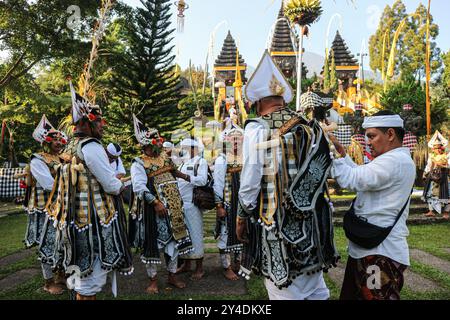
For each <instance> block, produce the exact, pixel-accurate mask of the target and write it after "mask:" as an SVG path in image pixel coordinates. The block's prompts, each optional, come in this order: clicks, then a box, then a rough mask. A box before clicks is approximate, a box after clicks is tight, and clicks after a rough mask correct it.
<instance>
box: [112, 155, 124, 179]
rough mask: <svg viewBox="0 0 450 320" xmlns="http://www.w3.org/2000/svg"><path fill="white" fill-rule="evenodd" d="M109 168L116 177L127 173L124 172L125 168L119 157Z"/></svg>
mask: <svg viewBox="0 0 450 320" xmlns="http://www.w3.org/2000/svg"><path fill="white" fill-rule="evenodd" d="M110 165H111V168H112V169H113V170H114V172H115V174H116V176H117V175H119V174H126V173H127V171H126V170H125V167H124V166H123V162H122V159H121V158H120V157H119V158H118V159H117V160H114V161H113V162H111V163H110Z"/></svg>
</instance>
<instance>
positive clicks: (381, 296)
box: [339, 255, 407, 300]
mask: <svg viewBox="0 0 450 320" xmlns="http://www.w3.org/2000/svg"><path fill="white" fill-rule="evenodd" d="M406 268H407V266H405V265H403V264H401V263H398V262H396V261H394V260H392V259H390V258H388V257H384V256H380V255H372V256H367V257H364V258H361V259H354V258H352V257H350V256H349V257H348V260H347V266H346V268H345V276H344V283H343V284H342V289H341V296H340V298H339V299H340V300H400V291H401V290H402V288H403V272H404V271H405V270H406ZM378 270H379V272H380V274H379V275H377V274H375V272H377V271H378ZM375 279H378V280H379V282H378V283H377V282H376V281H375Z"/></svg>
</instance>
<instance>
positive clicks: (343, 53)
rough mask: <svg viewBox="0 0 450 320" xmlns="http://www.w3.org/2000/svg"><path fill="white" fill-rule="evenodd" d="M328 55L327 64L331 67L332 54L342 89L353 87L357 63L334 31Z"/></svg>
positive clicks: (357, 67) (357, 68)
mask: <svg viewBox="0 0 450 320" xmlns="http://www.w3.org/2000/svg"><path fill="white" fill-rule="evenodd" d="M331 49H332V50H331V51H330V55H329V60H328V61H329V64H330V65H331V59H332V54H333V55H334V59H335V63H336V73H337V77H338V79H339V80H341V81H342V84H343V89H344V90H347V88H348V87H352V86H353V80H355V79H356V73H357V72H358V70H359V65H358V61H357V60H356V59H355V57H354V55H353V54H352V53H351V52H350V50H349V49H348V47H347V45H346V44H345V41H344V39H342V37H341V35H340V34H339V31H336V37H335V38H334V40H333V45H332V46H331Z"/></svg>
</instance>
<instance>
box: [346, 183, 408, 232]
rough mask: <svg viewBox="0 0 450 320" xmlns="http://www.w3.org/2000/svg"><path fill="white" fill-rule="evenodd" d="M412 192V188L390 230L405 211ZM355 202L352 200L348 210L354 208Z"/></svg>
mask: <svg viewBox="0 0 450 320" xmlns="http://www.w3.org/2000/svg"><path fill="white" fill-rule="evenodd" d="M413 191H414V187H413V188H412V189H411V192H410V194H409V196H408V199H407V200H406V202H405V204H404V205H403V208H402V209H401V210H400V212H399V213H398V214H397V217H396V218H395V221H394V224H393V225H392V226H391V228H394V226H395V225H396V224H397V222H398V220H399V219H400V217H401V216H402V214H403V211H405V208H406V206H407V205H408V203H409V199H410V198H411V194H412V193H413ZM355 201H356V197H355V198H354V199H353V201H352V204H351V206H350V209H352V208H353V206H354V204H355Z"/></svg>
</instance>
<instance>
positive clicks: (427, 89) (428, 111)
mask: <svg viewBox="0 0 450 320" xmlns="http://www.w3.org/2000/svg"><path fill="white" fill-rule="evenodd" d="M430 7H431V0H428V10H427V39H426V41H427V45H426V54H425V59H426V61H425V72H426V79H425V94H426V108H427V109H426V115H427V139H428V140H429V139H430V135H431V102H430V56H431V55H430Z"/></svg>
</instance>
